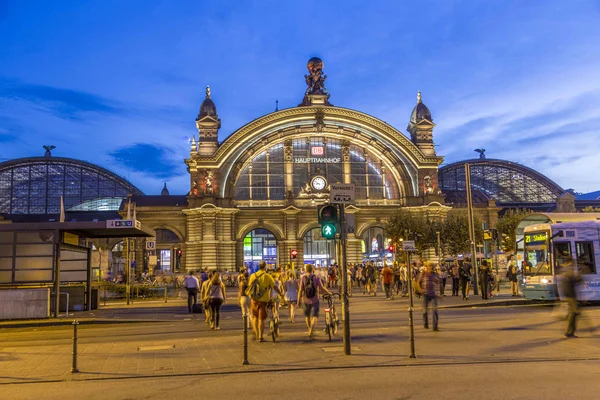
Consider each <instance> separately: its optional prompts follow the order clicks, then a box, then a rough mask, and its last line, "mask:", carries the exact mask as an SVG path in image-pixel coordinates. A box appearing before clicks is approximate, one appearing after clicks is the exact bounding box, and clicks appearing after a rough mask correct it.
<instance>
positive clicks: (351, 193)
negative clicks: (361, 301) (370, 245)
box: [329, 183, 356, 356]
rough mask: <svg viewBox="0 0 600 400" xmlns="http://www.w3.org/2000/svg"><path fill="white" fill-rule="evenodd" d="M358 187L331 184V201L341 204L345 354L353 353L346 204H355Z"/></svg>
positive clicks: (351, 184)
mask: <svg viewBox="0 0 600 400" xmlns="http://www.w3.org/2000/svg"><path fill="white" fill-rule="evenodd" d="M355 196H356V187H355V185H354V184H353V183H349V184H346V183H343V184H342V183H336V184H331V185H330V192H329V202H330V203H331V204H339V206H340V228H341V232H340V241H341V244H342V248H341V252H340V253H341V254H340V261H341V263H342V315H343V316H344V321H343V322H344V354H345V355H347V356H348V355H350V354H351V346H350V309H349V302H348V266H347V265H346V264H347V260H348V259H347V254H346V248H347V246H346V239H347V238H346V216H345V211H346V204H354V198H355Z"/></svg>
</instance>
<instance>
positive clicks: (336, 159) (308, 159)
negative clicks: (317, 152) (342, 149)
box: [294, 157, 342, 164]
mask: <svg viewBox="0 0 600 400" xmlns="http://www.w3.org/2000/svg"><path fill="white" fill-rule="evenodd" d="M294 162H295V163H299V164H307V163H323V164H337V163H340V162H342V159H341V158H339V157H295V158H294Z"/></svg>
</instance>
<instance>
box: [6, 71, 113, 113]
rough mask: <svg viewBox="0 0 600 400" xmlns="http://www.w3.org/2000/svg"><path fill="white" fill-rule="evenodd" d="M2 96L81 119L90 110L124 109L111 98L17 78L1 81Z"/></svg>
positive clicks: (110, 110)
mask: <svg viewBox="0 0 600 400" xmlns="http://www.w3.org/2000/svg"><path fill="white" fill-rule="evenodd" d="M0 97H3V98H8V99H16V100H24V101H28V102H32V103H36V104H39V105H41V106H42V107H45V108H48V109H50V110H51V111H52V112H53V113H56V114H58V115H59V116H61V117H63V118H68V119H80V118H82V117H83V114H85V113H89V112H95V113H109V114H119V113H121V112H122V111H123V110H122V109H121V108H120V107H119V106H118V105H117V104H115V103H113V102H111V101H110V100H108V99H105V98H103V97H101V96H97V95H94V94H91V93H87V92H83V91H78V90H72V89H63V88H57V87H53V86H46V85H36V84H29V83H23V82H19V81H16V80H7V79H4V80H2V81H0Z"/></svg>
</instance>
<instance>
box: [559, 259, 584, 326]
mask: <svg viewBox="0 0 600 400" xmlns="http://www.w3.org/2000/svg"><path fill="white" fill-rule="evenodd" d="M560 267H561V269H562V272H561V280H560V283H561V289H562V298H563V299H564V301H565V302H566V303H567V307H568V314H567V329H566V331H565V337H566V338H576V337H577V336H576V335H575V331H576V330H577V317H578V316H579V304H578V303H577V286H578V285H579V283H580V282H581V277H580V276H578V275H576V274H575V268H574V266H573V260H572V259H567V260H566V261H564V263H563V264H562V265H561V266H560Z"/></svg>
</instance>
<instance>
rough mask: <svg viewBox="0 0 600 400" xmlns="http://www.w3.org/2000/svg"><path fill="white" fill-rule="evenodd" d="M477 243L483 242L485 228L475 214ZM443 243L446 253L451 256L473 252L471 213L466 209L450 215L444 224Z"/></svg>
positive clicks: (454, 211)
mask: <svg viewBox="0 0 600 400" xmlns="http://www.w3.org/2000/svg"><path fill="white" fill-rule="evenodd" d="M473 221H474V224H475V243H481V242H482V241H483V228H482V225H481V220H480V219H479V217H478V216H477V215H476V214H475V215H474V216H473ZM442 242H443V244H444V246H445V248H446V251H447V252H448V254H450V255H451V256H454V257H456V256H458V255H459V254H465V253H470V252H471V247H470V246H471V239H470V237H469V213H468V211H467V210H465V209H454V210H451V211H450V212H449V213H448V216H447V217H446V220H445V221H444V222H443V223H442Z"/></svg>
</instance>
